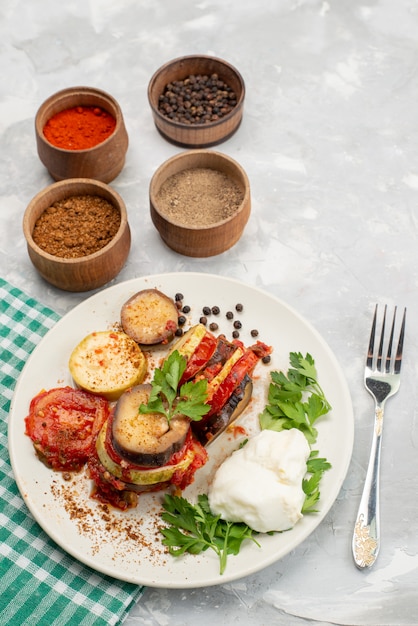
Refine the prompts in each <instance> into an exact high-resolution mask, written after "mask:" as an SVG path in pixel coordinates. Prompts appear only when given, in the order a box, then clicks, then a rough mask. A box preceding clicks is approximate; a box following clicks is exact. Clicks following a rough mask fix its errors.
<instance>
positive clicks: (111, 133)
mask: <svg viewBox="0 0 418 626" xmlns="http://www.w3.org/2000/svg"><path fill="white" fill-rule="evenodd" d="M35 134H36V144H37V149H38V155H39V158H40V160H41V161H42V163H43V164H44V165H45V167H46V168H47V170H48V171H49V173H50V175H51V176H52V178H53V179H54V180H56V181H60V180H64V179H67V178H91V179H95V180H99V181H101V182H104V183H109V182H110V181H112V180H113V179H114V178H116V176H117V175H118V174H119V173H120V172H121V171H122V169H123V166H124V164H125V156H126V152H127V149H128V134H127V131H126V128H125V123H124V120H123V115H122V111H121V108H120V106H119V104H118V103H117V101H116V100H115V99H114V98H113V97H112V96H111V95H109V94H108V93H106V92H104V91H101V90H100V89H95V88H92V87H69V88H67V89H63V90H62V91H58V92H57V93H55V94H53V95H52V96H50V97H49V98H48V99H47V100H45V101H44V102H43V104H42V105H41V106H40V107H39V109H38V111H37V113H36V117H35Z"/></svg>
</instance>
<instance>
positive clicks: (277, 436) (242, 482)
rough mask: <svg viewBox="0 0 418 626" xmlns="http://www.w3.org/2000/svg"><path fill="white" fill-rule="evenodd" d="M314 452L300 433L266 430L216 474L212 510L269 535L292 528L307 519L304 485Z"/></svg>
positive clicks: (228, 459)
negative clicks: (304, 505) (271, 532)
mask: <svg viewBox="0 0 418 626" xmlns="http://www.w3.org/2000/svg"><path fill="white" fill-rule="evenodd" d="M309 454H310V447H309V444H308V442H307V440H306V437H305V436H304V435H303V433H301V432H300V430H298V429H296V428H292V429H291V430H284V431H281V432H275V431H273V430H263V431H261V432H260V433H259V434H258V435H256V436H254V437H252V438H251V439H250V440H249V441H248V442H247V443H246V444H245V445H244V446H243V447H242V448H241V449H239V450H236V451H235V452H233V453H232V454H231V456H230V457H228V458H227V459H226V460H225V461H224V462H223V463H222V465H221V466H220V467H219V468H218V470H217V471H216V474H215V477H214V479H213V482H212V485H211V487H210V489H209V493H208V498H209V505H210V508H211V511H212V513H213V514H214V515H220V516H221V518H222V519H224V520H228V521H230V522H244V523H245V524H247V526H249V527H250V528H252V529H253V530H255V531H258V532H261V533H266V532H270V531H282V530H288V529H290V528H292V527H293V526H294V525H295V524H296V522H298V521H299V520H300V519H301V518H302V517H303V516H302V513H301V509H302V505H303V502H304V500H305V494H304V492H303V490H302V480H303V478H304V476H305V474H306V462H307V460H308V457H309Z"/></svg>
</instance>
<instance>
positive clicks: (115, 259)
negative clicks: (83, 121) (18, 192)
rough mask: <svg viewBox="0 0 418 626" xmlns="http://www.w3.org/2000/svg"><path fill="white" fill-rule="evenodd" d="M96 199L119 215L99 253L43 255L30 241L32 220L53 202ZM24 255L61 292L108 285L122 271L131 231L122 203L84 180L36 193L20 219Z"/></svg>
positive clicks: (103, 187)
mask: <svg viewBox="0 0 418 626" xmlns="http://www.w3.org/2000/svg"><path fill="white" fill-rule="evenodd" d="M83 195H93V196H100V197H102V198H104V199H105V200H107V201H108V202H110V203H111V204H113V205H114V206H115V207H116V208H117V209H118V210H119V212H120V216H121V223H120V227H119V230H118V231H117V233H116V235H115V236H114V237H113V239H112V240H111V241H110V242H109V243H108V244H107V245H106V246H104V247H103V248H102V249H101V250H98V251H97V252H94V253H93V254H89V255H87V256H84V257H78V258H71V259H68V258H61V257H58V256H54V255H52V254H49V253H48V252H45V251H44V250H43V249H42V248H40V247H39V246H38V245H37V244H36V243H35V241H34V240H33V237H32V234H33V229H34V226H35V223H36V221H37V220H38V218H39V217H40V216H41V214H42V213H43V212H44V211H45V209H47V208H48V207H50V206H51V205H52V204H53V203H54V202H56V201H58V200H63V199H65V198H69V197H71V196H83ZM23 233H24V236H25V238H26V243H27V249H28V254H29V257H30V260H31V261H32V263H33V265H34V266H35V268H36V269H37V270H38V272H39V273H40V275H41V276H42V277H43V278H44V279H45V280H46V281H48V282H49V283H51V285H54V286H55V287H59V288H60V289H63V290H64V291H89V290H91V289H97V288H98V287H102V286H103V285H105V284H106V283H108V282H109V281H110V280H112V278H114V277H115V276H116V275H117V274H118V273H119V272H120V270H121V269H122V267H123V266H124V264H125V261H126V259H127V258H128V255H129V250H130V246H131V232H130V228H129V224H128V218H127V212H126V207H125V203H124V201H123V200H122V198H121V197H120V195H119V194H118V193H116V191H114V190H113V189H111V187H109V186H108V185H106V184H104V183H102V182H99V181H95V180H91V179H85V178H77V179H70V180H63V181H60V182H56V183H53V184H52V185H50V186H49V187H46V188H45V189H44V190H42V191H40V192H39V193H38V194H37V195H36V196H35V197H34V198H33V199H32V200H31V202H30V203H29V204H28V206H27V208H26V211H25V214H24V217H23Z"/></svg>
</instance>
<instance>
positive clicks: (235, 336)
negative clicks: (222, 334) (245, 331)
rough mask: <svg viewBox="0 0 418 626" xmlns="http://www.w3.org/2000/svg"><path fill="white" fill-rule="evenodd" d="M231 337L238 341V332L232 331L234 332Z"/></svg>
mask: <svg viewBox="0 0 418 626" xmlns="http://www.w3.org/2000/svg"><path fill="white" fill-rule="evenodd" d="M232 336H233V338H234V339H238V337H239V331H238V330H234V331H233V332H232Z"/></svg>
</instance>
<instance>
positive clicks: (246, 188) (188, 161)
mask: <svg viewBox="0 0 418 626" xmlns="http://www.w3.org/2000/svg"><path fill="white" fill-rule="evenodd" d="M149 197H150V211H151V219H152V221H153V224H154V226H155V227H156V228H157V230H158V232H159V234H160V236H161V238H162V240H163V241H164V242H165V243H166V244H167V245H168V246H169V247H170V248H171V249H172V250H175V251H176V252H179V253H180V254H184V255H186V256H191V257H209V256H214V255H216V254H221V253H222V252H225V250H228V249H229V248H231V247H232V246H233V245H235V244H236V243H237V241H238V240H239V239H240V237H241V235H242V233H243V231H244V228H245V225H246V224H247V222H248V219H249V216H250V211H251V197H250V183H249V180H248V177H247V174H246V173H245V171H244V169H243V168H242V167H241V166H240V165H239V164H238V163H237V162H236V161H234V159H232V158H231V157H229V156H226V155H225V154H222V153H220V152H215V151H213V150H206V149H204V150H189V151H186V152H183V153H180V154H177V155H176V156H174V157H171V158H170V159H168V160H167V161H165V162H164V163H163V164H162V165H161V166H160V167H159V168H158V169H157V170H156V172H155V173H154V175H153V177H152V179H151V182H150V189H149Z"/></svg>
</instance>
